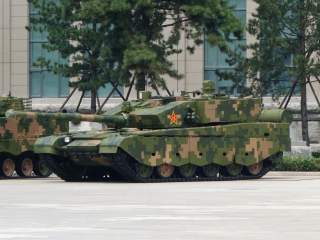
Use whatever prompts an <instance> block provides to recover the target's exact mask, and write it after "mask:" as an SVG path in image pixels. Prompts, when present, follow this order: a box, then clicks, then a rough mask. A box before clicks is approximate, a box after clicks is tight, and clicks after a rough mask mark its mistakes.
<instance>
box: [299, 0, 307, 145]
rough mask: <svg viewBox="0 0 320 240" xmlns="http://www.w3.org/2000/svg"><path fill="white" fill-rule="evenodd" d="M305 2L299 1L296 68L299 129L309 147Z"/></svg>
mask: <svg viewBox="0 0 320 240" xmlns="http://www.w3.org/2000/svg"><path fill="white" fill-rule="evenodd" d="M304 1H305V0H300V2H299V3H300V9H301V11H300V19H299V25H300V32H299V35H298V36H299V37H298V40H299V50H298V51H299V53H298V55H299V56H303V58H302V59H301V60H302V61H301V60H300V63H299V64H301V66H298V69H299V71H300V72H299V73H298V79H299V83H300V87H301V101H300V105H301V128H302V139H303V141H305V142H306V144H307V146H309V145H310V139H309V124H308V106H307V66H306V64H307V59H306V34H305V31H306V27H307V23H306V21H307V19H306V16H305V2H304Z"/></svg>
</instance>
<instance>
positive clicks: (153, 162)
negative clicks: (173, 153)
mask: <svg viewBox="0 0 320 240" xmlns="http://www.w3.org/2000/svg"><path fill="white" fill-rule="evenodd" d="M160 159H161V155H160V153H159V152H158V151H157V152H156V153H155V155H154V156H151V157H150V158H149V159H148V162H149V164H150V166H157V161H158V160H160Z"/></svg>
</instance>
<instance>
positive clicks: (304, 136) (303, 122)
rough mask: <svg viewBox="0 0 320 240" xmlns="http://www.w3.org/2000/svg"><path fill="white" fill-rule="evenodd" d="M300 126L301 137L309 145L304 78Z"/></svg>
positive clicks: (303, 82)
mask: <svg viewBox="0 0 320 240" xmlns="http://www.w3.org/2000/svg"><path fill="white" fill-rule="evenodd" d="M300 86H301V127H302V139H303V141H306V144H307V146H309V145H310V139H309V124H308V105H307V84H306V80H305V79H304V80H302V82H301V84H300Z"/></svg>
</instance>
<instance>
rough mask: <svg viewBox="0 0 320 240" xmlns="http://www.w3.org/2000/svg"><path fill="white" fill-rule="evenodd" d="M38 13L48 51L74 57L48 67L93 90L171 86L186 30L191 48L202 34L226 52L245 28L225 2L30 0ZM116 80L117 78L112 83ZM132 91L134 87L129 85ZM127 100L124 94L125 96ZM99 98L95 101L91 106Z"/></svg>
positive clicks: (37, 24)
mask: <svg viewBox="0 0 320 240" xmlns="http://www.w3.org/2000/svg"><path fill="white" fill-rule="evenodd" d="M30 1H31V2H32V3H33V4H34V7H35V8H36V9H37V10H38V11H39V17H38V18H33V19H32V21H31V22H32V25H31V26H32V27H35V28H37V29H39V30H40V31H47V32H48V43H47V44H46V45H45V47H46V48H47V49H48V50H49V51H58V52H59V53H60V54H61V55H62V56H63V57H65V58H68V59H71V61H69V63H68V64H64V65H61V64H56V63H50V62H48V61H44V60H43V59H42V61H41V63H42V64H45V65H46V66H47V67H48V68H49V69H51V70H53V71H55V72H57V73H60V74H63V75H64V76H67V77H78V78H79V81H77V82H73V83H72V86H76V87H78V88H79V89H80V90H90V91H91V92H92V97H93V96H94V95H95V93H96V91H97V89H98V88H99V87H101V86H103V85H104V84H106V83H108V82H111V83H113V84H120V85H130V84H135V86H136V88H137V91H140V90H143V89H144V87H145V85H146V84H149V85H150V86H151V87H152V88H154V89H155V90H156V91H157V92H159V90H158V87H161V88H164V89H166V91H167V92H168V94H170V91H169V89H167V87H166V82H165V80H164V76H166V75H169V76H171V77H175V78H179V77H180V76H179V74H178V73H177V71H176V70H175V69H174V68H173V64H172V63H171V62H170V61H169V60H168V57H169V56H170V55H172V54H177V53H180V52H181V51H182V50H181V49H179V48H178V44H179V42H180V40H181V32H182V31H184V32H185V33H186V37H187V39H190V40H193V41H192V42H193V44H191V45H190V46H188V50H189V51H190V52H192V51H193V50H194V47H195V46H196V45H200V44H202V43H203V34H206V35H207V38H208V40H209V42H210V43H211V44H213V45H217V46H218V47H219V48H220V49H221V50H223V51H225V50H226V49H227V43H226V41H227V40H228V39H229V37H230V36H231V35H234V36H239V35H240V34H241V33H242V29H241V26H240V23H239V21H238V20H237V19H236V17H235V16H234V15H233V12H232V9H231V7H229V6H228V3H227V1H225V0H180V1H175V0H169V1H168V0H56V1H49V3H46V4H43V1H42V0H30ZM113 81H114V82H113ZM130 89H131V86H130ZM124 99H125V98H124ZM94 104H95V99H94V97H93V100H92V106H91V107H92V110H94V109H95V107H94Z"/></svg>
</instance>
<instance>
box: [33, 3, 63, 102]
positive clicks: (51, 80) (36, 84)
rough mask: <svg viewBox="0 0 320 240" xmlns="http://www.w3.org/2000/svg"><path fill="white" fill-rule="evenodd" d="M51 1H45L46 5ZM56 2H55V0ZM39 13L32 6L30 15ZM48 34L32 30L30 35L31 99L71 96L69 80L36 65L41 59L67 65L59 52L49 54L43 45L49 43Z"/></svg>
mask: <svg viewBox="0 0 320 240" xmlns="http://www.w3.org/2000/svg"><path fill="white" fill-rule="evenodd" d="M48 1H50V0H44V3H46V2H48ZM54 1H55V0H54ZM36 14H37V12H36V11H34V9H33V7H32V6H30V15H32V16H33V17H34V16H36ZM47 35H48V34H47V33H46V32H39V31H35V30H32V31H31V33H30V93H31V97H49V98H50V97H66V96H68V94H69V85H68V79H67V78H64V77H62V76H58V75H55V74H53V73H51V72H48V71H46V69H39V67H37V66H35V65H34V64H35V63H36V62H37V60H38V59H39V58H40V57H44V58H45V59H47V60H50V61H52V62H57V63H66V61H67V60H66V59H62V58H61V57H60V56H59V54H58V53H57V52H49V51H47V50H46V49H45V48H44V47H43V44H44V43H46V41H47Z"/></svg>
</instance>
